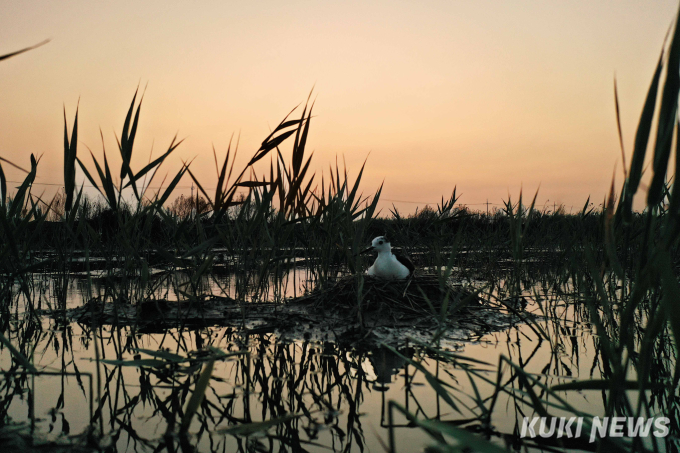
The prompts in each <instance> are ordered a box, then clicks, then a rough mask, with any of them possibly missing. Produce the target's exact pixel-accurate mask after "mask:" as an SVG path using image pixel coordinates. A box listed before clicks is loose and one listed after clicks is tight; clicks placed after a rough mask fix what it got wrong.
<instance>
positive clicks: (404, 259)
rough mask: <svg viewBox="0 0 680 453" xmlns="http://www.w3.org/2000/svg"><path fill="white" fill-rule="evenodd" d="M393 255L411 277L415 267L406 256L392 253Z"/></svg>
mask: <svg viewBox="0 0 680 453" xmlns="http://www.w3.org/2000/svg"><path fill="white" fill-rule="evenodd" d="M393 255H394V257H395V258H396V259H397V261H399V262H400V263H401V264H403V265H404V266H406V267H407V268H408V273H409V275H412V274H413V272H415V270H416V267H415V266H414V265H413V263H412V262H411V260H410V259H409V257H408V256H406V255H404V254H402V253H393Z"/></svg>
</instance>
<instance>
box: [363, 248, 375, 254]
mask: <svg viewBox="0 0 680 453" xmlns="http://www.w3.org/2000/svg"><path fill="white" fill-rule="evenodd" d="M374 248H375V247H373V246H371V247H369V248H367V249H366V250H364V251H363V252H361V253H359V255H364V254H366V253H369V252H372V251H373V249H374Z"/></svg>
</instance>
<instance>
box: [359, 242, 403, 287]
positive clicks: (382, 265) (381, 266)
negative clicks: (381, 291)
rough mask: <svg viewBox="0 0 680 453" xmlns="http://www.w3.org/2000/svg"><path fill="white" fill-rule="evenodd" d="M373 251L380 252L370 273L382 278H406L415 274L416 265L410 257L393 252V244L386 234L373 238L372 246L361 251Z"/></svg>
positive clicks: (369, 269) (370, 268)
mask: <svg viewBox="0 0 680 453" xmlns="http://www.w3.org/2000/svg"><path fill="white" fill-rule="evenodd" d="M371 251H376V252H378V257H377V258H376V259H375V262H374V263H373V265H372V266H371V267H369V268H368V275H371V276H373V277H380V278H391V279H395V278H396V279H405V278H408V277H409V276H410V275H412V274H413V271H415V266H413V263H412V262H411V260H410V259H408V257H406V256H405V255H401V254H398V253H397V254H394V253H392V246H391V245H390V243H389V241H388V240H387V238H386V237H385V236H378V237H377V238H375V239H373V242H372V243H371V246H370V247H369V248H367V249H366V250H364V251H363V252H361V253H368V252H371Z"/></svg>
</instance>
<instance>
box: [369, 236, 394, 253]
mask: <svg viewBox="0 0 680 453" xmlns="http://www.w3.org/2000/svg"><path fill="white" fill-rule="evenodd" d="M391 250H392V247H391V246H390V242H389V241H388V240H387V238H386V237H385V236H378V237H377V238H375V239H373V242H371V246H370V247H369V248H367V249H366V250H364V251H363V252H361V253H368V252H378V253H381V252H390V251H391Z"/></svg>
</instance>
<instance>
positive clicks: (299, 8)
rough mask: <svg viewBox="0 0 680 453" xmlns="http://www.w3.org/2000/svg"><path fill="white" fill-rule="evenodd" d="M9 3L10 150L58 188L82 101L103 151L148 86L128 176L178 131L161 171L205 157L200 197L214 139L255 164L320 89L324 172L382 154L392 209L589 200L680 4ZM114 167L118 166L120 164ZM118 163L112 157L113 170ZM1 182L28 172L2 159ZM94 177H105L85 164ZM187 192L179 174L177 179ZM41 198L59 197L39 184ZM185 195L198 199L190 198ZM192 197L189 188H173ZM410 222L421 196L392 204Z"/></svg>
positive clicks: (3, 12) (4, 72)
mask: <svg viewBox="0 0 680 453" xmlns="http://www.w3.org/2000/svg"><path fill="white" fill-rule="evenodd" d="M36 4H39V6H31V5H29V4H28V3H27V2H19V1H4V2H0V54H5V53H9V52H11V51H14V50H18V49H20V48H23V47H26V46H29V45H32V44H35V43H37V42H40V41H42V40H43V39H45V38H50V39H51V40H52V41H51V42H50V43H49V44H47V45H45V46H43V47H41V48H39V49H36V50H33V51H31V52H28V53H25V54H22V55H20V56H17V57H14V58H11V59H9V60H5V61H3V62H2V63H0V80H2V89H0V125H2V127H1V128H0V156H3V157H5V158H7V159H10V160H12V161H14V162H16V163H18V164H20V165H24V166H28V165H29V164H28V156H29V155H30V153H31V152H33V153H36V154H43V155H44V156H43V159H42V161H41V163H40V166H39V170H38V179H37V182H40V183H62V181H63V179H62V178H63V176H62V175H63V172H62V158H63V157H62V153H63V148H62V134H63V119H62V108H63V105H66V111H67V116H68V119H69V123H71V122H72V120H73V115H74V113H75V108H76V104H77V102H78V98H80V141H79V156H80V157H81V159H83V158H84V160H85V161H86V162H87V163H88V164H90V159H89V156H88V153H87V149H86V148H85V146H84V145H87V146H89V147H90V148H92V149H93V150H94V151H95V153H97V155H98V156H99V155H101V154H100V153H101V144H100V140H99V127H101V128H102V130H103V132H104V136H105V139H106V144H107V150H108V151H109V152H108V155H109V157H110V158H111V156H113V154H114V152H115V151H116V150H115V138H114V132H115V133H116V134H118V135H120V130H121V128H122V123H123V119H124V117H125V113H126V111H127V108H128V107H129V103H130V101H131V99H132V94H133V93H134V90H135V88H136V87H137V84H138V83H140V81H141V83H142V86H143V85H145V84H146V83H147V82H148V89H147V92H146V97H145V99H144V104H143V107H142V117H141V124H140V128H141V130H140V132H139V137H138V141H137V142H136V145H135V150H134V152H135V156H133V167H135V168H136V169H140V168H141V166H142V165H144V164H145V163H146V162H147V161H148V158H149V151H150V150H151V144H152V142H154V140H155V145H154V152H155V155H158V154H159V153H160V152H161V151H162V150H163V148H164V147H167V145H168V144H169V143H170V141H171V139H172V137H173V136H174V135H175V133H176V132H179V136H180V137H186V140H185V142H184V143H183V144H182V145H181V146H180V147H179V148H178V149H177V151H176V152H175V154H174V155H172V156H171V157H170V160H169V161H168V163H167V164H165V165H164V167H163V168H164V169H165V170H167V171H169V172H173V171H176V170H177V169H178V168H179V165H180V163H181V160H182V159H191V158H194V157H195V160H194V163H193V164H192V171H194V172H195V173H197V174H202V175H204V176H203V177H202V180H204V181H205V183H204V185H205V186H207V187H214V184H215V183H216V179H217V178H216V176H215V170H214V163H213V158H212V151H211V144H214V145H215V147H216V149H217V151H218V155H222V154H223V153H225V152H226V148H227V144H228V142H229V137H230V136H231V134H232V133H233V132H236V133H238V132H239V131H240V133H241V146H240V159H239V161H238V163H237V167H238V166H239V163H240V164H244V163H245V162H246V160H247V158H249V157H250V156H251V155H252V153H253V152H254V151H255V150H256V149H257V147H258V146H259V143H260V142H261V141H262V139H263V138H264V137H265V136H266V135H267V134H268V132H269V130H270V127H274V126H275V125H276V124H277V123H278V122H279V121H280V120H281V119H282V118H283V116H284V115H285V114H286V113H288V111H289V110H290V109H291V108H292V107H293V106H295V105H296V104H298V103H299V102H301V101H304V100H305V99H306V97H307V94H308V93H309V91H310V89H311V88H312V86H314V85H315V86H316V88H315V96H316V106H315V115H316V117H315V118H314V119H313V120H312V125H311V131H310V134H311V135H310V139H309V143H308V148H309V149H310V150H314V151H315V155H314V160H313V162H314V164H313V165H314V168H315V169H317V170H321V169H327V168H328V164H329V163H331V162H333V163H334V162H335V157H336V156H340V159H341V160H342V156H343V155H344V157H345V160H346V162H347V165H348V167H349V169H350V175H352V174H356V173H357V172H358V170H359V168H360V166H361V163H362V162H363V160H364V159H365V158H366V156H367V155H368V154H369V153H370V156H369V159H368V164H367V169H366V172H365V179H364V184H363V189H364V193H365V194H368V193H370V192H372V191H374V190H375V189H376V188H377V187H378V186H379V184H380V182H381V181H382V180H383V179H384V180H385V188H384V191H383V199H385V201H383V202H382V203H381V207H382V208H383V210H384V212H386V211H387V208H389V207H390V206H391V205H392V202H391V201H387V200H405V201H415V202H437V201H438V200H439V199H440V198H441V196H442V195H444V196H446V197H448V195H450V193H451V191H452V189H453V187H454V186H458V192H459V193H462V197H461V199H460V201H461V202H462V203H465V204H468V205H471V207H473V208H477V209H481V208H482V206H481V205H478V204H477V203H482V202H485V201H486V200H487V199H488V200H489V201H490V202H491V203H495V204H497V205H498V204H500V203H502V200H503V199H507V196H508V193H509V194H511V195H512V196H513V198H516V197H517V195H518V194H519V190H520V187H523V188H524V193H525V195H528V196H529V197H531V196H533V194H534V192H535V191H536V189H537V188H538V186H539V184H540V192H539V197H538V202H539V203H538V204H539V205H540V206H543V205H544V203H545V204H546V205H549V206H550V207H552V205H553V203H558V204H559V203H564V204H565V205H566V206H567V207H568V208H569V207H571V206H574V209H575V210H576V209H580V208H581V207H582V206H583V203H584V202H585V200H586V198H587V197H588V195H592V197H593V200H594V201H596V203H600V202H601V200H602V198H603V197H604V195H605V193H606V191H607V189H608V187H609V184H610V183H611V176H612V173H613V171H614V167H615V165H617V169H618V172H617V186H618V185H619V184H620V182H621V181H622V171H621V157H620V149H619V144H618V138H617V133H616V122H615V110H614V98H613V78H614V75H615V74H616V77H617V79H618V84H619V95H620V102H621V114H622V124H623V129H624V142H625V146H626V151H627V155H628V159H629V158H630V152H631V148H632V143H633V138H634V134H635V128H636V125H637V120H638V118H639V114H640V111H641V108H642V104H643V101H644V96H645V94H646V90H647V88H648V86H649V82H650V79H651V76H652V73H653V70H654V67H655V64H656V60H657V59H658V55H659V52H660V49H661V45H662V42H663V38H664V35H665V34H666V31H667V29H668V27H669V25H670V24H671V22H672V20H673V18H674V15H675V13H676V11H677V6H678V5H677V0H674V1H670V0H668V1H654V2H649V1H646V2H645V1H623V0H622V1H617V2H597V1H592V0H586V1H570V2H545V1H501V0H487V1H427V2H410V1H409V2H407V1H390V2H387V1H385V2H364V1H362V2H349V1H343V2H311V1H310V2H293V1H286V2H274V1H260V2H224V1H202V2H186V1H182V2H179V1H177V2H175V1H156V2H151V1H145V2H124V1H116V2H91V1H69V2H66V1H43V2H37V3H36ZM112 160H114V159H112ZM118 162H119V161H118V160H115V164H114V166H117V165H118ZM3 168H5V171H6V173H7V176H8V179H10V180H19V179H20V178H21V174H20V173H19V172H18V171H16V170H13V169H11V168H7V166H6V165H5V166H3ZM90 168H93V167H92V166H91V167H90ZM182 184H183V186H186V185H188V184H190V183H189V181H188V180H187V181H186V182H185V183H182ZM36 189H37V190H38V191H41V190H43V189H46V190H47V191H48V192H49V191H50V190H53V189H54V186H39V185H38V186H36ZM184 192H187V193H188V189H184ZM179 193H180V192H179V191H178V192H177V194H179ZM394 204H395V205H396V206H397V207H398V208H399V209H400V211H402V212H412V211H413V210H414V209H415V208H416V207H417V206H421V207H422V206H423V205H422V204H421V205H419V204H417V203H404V202H394Z"/></svg>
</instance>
